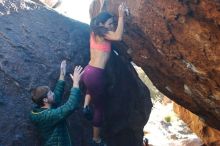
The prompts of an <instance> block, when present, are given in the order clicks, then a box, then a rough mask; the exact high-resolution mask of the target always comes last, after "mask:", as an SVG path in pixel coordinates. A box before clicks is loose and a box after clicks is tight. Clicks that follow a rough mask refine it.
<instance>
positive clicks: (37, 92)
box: [31, 86, 50, 107]
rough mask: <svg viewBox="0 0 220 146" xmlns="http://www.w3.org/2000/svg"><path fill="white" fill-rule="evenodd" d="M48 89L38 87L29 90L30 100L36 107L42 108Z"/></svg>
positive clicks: (46, 87)
mask: <svg viewBox="0 0 220 146" xmlns="http://www.w3.org/2000/svg"><path fill="white" fill-rule="evenodd" d="M49 90H50V88H49V87H48V86H39V87H37V88H34V89H32V90H31V99H32V101H33V102H34V103H35V104H37V106H38V107H42V106H44V102H43V99H44V98H46V97H47V93H48V92H49Z"/></svg>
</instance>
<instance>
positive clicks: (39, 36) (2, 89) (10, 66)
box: [0, 0, 152, 146]
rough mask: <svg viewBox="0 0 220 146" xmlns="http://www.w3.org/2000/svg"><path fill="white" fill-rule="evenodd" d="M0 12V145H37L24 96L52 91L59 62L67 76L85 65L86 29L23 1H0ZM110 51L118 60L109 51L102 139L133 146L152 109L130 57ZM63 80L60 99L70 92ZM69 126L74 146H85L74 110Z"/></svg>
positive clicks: (139, 139)
mask: <svg viewBox="0 0 220 146" xmlns="http://www.w3.org/2000/svg"><path fill="white" fill-rule="evenodd" d="M0 13H1V17H0V26H1V27H0V79H1V82H0V113H1V120H0V129H1V132H0V145H1V146H14V145H16V146H21V145H27V146H29V145H36V146H38V145H40V141H39V139H38V135H37V132H36V129H34V126H33V125H32V124H31V123H30V121H29V118H28V115H29V112H30V110H31V107H32V106H33V105H32V102H31V99H30V94H29V91H30V89H31V88H33V87H36V86H38V85H49V86H51V87H52V88H53V87H54V85H55V82H56V80H57V78H58V74H59V66H60V62H61V60H63V59H66V60H67V63H68V67H67V74H69V73H70V72H72V69H73V66H75V65H78V64H81V65H82V66H85V65H87V63H88V61H89V26H88V25H86V24H83V23H80V22H77V21H74V20H71V19H68V18H66V17H64V16H62V15H60V14H57V13H56V12H54V11H51V10H49V9H46V8H44V7H42V6H40V5H37V4H35V3H33V2H27V1H19V0H18V1H16V0H13V1H12V0H7V1H0ZM113 47H114V46H113ZM114 49H115V50H117V52H118V55H116V53H114V52H112V54H111V58H110V61H109V63H108V65H107V68H106V76H107V89H108V90H107V95H106V97H105V98H106V100H105V101H106V105H105V107H106V108H105V113H106V115H105V122H104V127H103V130H104V131H103V133H104V134H103V135H104V138H105V139H106V141H107V142H108V145H109V146H125V145H126V146H139V145H141V143H142V138H143V127H144V125H145V124H146V122H147V120H148V117H149V114H150V111H151V107H152V103H151V100H150V96H149V91H148V88H147V87H146V86H145V85H144V84H143V83H142V82H141V81H140V79H139V78H138V75H137V73H136V72H135V70H134V68H133V66H132V65H131V64H130V58H128V57H127V56H126V54H124V53H123V52H120V48H118V47H117V48H116V47H114ZM66 80H67V81H68V82H67V87H66V93H65V95H66V96H65V97H67V96H68V93H69V92H68V91H69V89H70V78H69V77H66ZM83 91H84V90H83ZM69 122H70V125H71V126H70V129H71V130H70V131H71V132H72V139H73V140H74V143H75V145H77V146H87V141H88V140H89V138H91V137H90V136H91V133H89V132H91V131H89V130H85V129H86V128H87V127H88V126H91V125H90V124H88V122H86V121H85V119H83V118H82V116H81V113H80V111H76V112H75V113H74V114H73V115H72V116H71V117H70V119H69ZM86 126H87V127H86Z"/></svg>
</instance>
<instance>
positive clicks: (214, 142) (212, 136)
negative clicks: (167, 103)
mask: <svg viewBox="0 0 220 146" xmlns="http://www.w3.org/2000/svg"><path fill="white" fill-rule="evenodd" d="M173 110H174V111H175V112H176V113H177V114H178V115H179V116H180V118H181V119H182V120H183V121H184V122H185V123H186V124H187V125H188V126H189V127H190V129H191V130H192V131H194V132H195V133H196V134H197V135H198V136H199V137H200V138H201V139H202V141H203V142H204V143H205V144H206V145H208V146H209V145H210V146H218V145H220V131H218V130H216V129H213V128H211V127H209V126H207V125H206V124H205V123H204V122H203V121H202V119H201V118H199V117H198V116H196V115H195V114H193V113H192V112H190V111H189V110H187V109H185V108H183V107H182V106H180V105H178V104H176V103H174V105H173Z"/></svg>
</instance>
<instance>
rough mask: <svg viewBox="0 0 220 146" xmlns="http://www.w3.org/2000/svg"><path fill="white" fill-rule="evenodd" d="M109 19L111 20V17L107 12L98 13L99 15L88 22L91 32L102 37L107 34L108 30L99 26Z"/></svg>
mask: <svg viewBox="0 0 220 146" xmlns="http://www.w3.org/2000/svg"><path fill="white" fill-rule="evenodd" d="M110 18H113V15H112V14H110V13H108V12H101V13H99V15H97V16H96V17H94V18H93V19H92V20H91V22H90V29H91V32H94V34H95V35H98V36H101V37H104V36H105V34H106V33H107V32H108V29H107V28H105V27H104V26H100V25H99V24H100V23H102V24H105V22H106V21H107V20H108V19H110Z"/></svg>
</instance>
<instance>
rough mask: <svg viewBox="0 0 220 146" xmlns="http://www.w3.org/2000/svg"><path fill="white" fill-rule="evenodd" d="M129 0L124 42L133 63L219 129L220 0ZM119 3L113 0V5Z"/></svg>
mask: <svg viewBox="0 0 220 146" xmlns="http://www.w3.org/2000/svg"><path fill="white" fill-rule="evenodd" d="M123 1H124V0H123ZM125 1H126V3H127V5H128V7H129V8H130V14H131V15H130V17H128V18H127V19H126V28H125V36H124V42H125V46H126V47H125V48H127V51H128V53H130V55H131V56H132V58H133V60H134V62H135V63H136V64H137V65H139V66H141V67H142V68H143V70H144V71H145V72H146V74H147V75H148V76H149V78H150V79H151V80H152V82H153V83H154V84H155V86H157V88H158V89H159V90H160V91H161V92H163V93H164V94H165V95H167V96H168V97H169V98H171V99H172V100H174V101H175V102H177V103H178V104H180V105H182V106H184V107H185V108H187V109H189V110H190V111H192V112H193V113H195V114H197V115H198V116H199V117H201V118H202V119H203V120H204V121H205V122H206V123H207V124H209V125H210V126H212V127H214V128H216V129H219V130H220V124H219V123H220V11H219V8H220V1H219V0H212V1H210V0H202V1H201V0H192V1H190V0H166V1H164V0H157V1H155V0H136V1H133V0H125ZM121 2H122V0H110V10H111V11H112V12H113V13H117V8H118V5H119V4H120V3H121Z"/></svg>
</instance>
